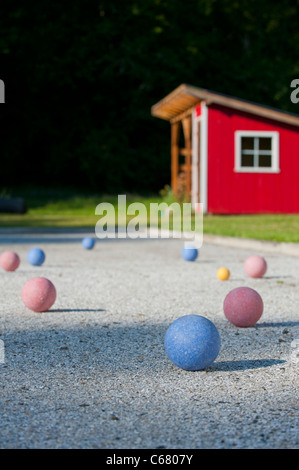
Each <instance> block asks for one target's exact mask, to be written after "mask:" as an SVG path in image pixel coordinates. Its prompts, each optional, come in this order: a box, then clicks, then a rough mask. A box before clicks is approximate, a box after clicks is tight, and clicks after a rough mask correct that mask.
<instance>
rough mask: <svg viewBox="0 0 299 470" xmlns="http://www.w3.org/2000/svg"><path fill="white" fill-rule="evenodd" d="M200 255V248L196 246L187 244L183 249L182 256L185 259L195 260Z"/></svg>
mask: <svg viewBox="0 0 299 470" xmlns="http://www.w3.org/2000/svg"><path fill="white" fill-rule="evenodd" d="M197 256H198V250H197V248H195V247H194V246H185V247H184V248H183V249H182V258H183V259H184V260H185V261H195V260H196V258H197Z"/></svg>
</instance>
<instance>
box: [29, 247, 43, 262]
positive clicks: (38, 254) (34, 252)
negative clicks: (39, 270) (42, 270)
mask: <svg viewBox="0 0 299 470" xmlns="http://www.w3.org/2000/svg"><path fill="white" fill-rule="evenodd" d="M45 259H46V255H45V253H44V251H43V250H42V249H41V248H31V250H29V251H28V253H27V261H28V263H30V264H32V266H41V265H42V264H43V263H44V261H45Z"/></svg>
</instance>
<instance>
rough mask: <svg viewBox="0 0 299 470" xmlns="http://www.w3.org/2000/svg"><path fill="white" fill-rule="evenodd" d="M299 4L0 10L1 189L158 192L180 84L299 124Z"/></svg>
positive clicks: (107, 3) (41, 5)
mask: <svg viewBox="0 0 299 470" xmlns="http://www.w3.org/2000/svg"><path fill="white" fill-rule="evenodd" d="M298 7H299V1H298V0H281V1H280V2H276V1H273V0H271V1H270V0H259V1H258V0H235V1H231V0H217V1H216V0H189V1H188V2H182V1H179V0H172V1H166V0H134V1H133V0H128V1H123V2H122V1H119V0H118V1H115V0H88V1H87V2H82V1H80V0H72V1H70V0H66V1H64V2H53V1H50V0H41V1H40V2H36V1H33V0H27V2H19V3H15V2H2V3H1V5H0V78H2V79H3V80H4V81H5V85H6V104H5V106H2V107H1V114H0V126H1V131H2V135H1V163H2V165H1V167H2V171H1V172H0V184H4V185H5V184H17V183H24V182H26V183H31V184H44V185H50V186H53V184H57V185H63V186H68V185H70V184H72V185H76V186H78V187H82V188H90V189H93V190H96V191H99V192H110V193H113V192H114V193H116V192H121V191H141V190H152V191H158V190H159V189H160V188H161V187H163V186H164V185H165V184H168V183H169V180H170V157H169V124H168V123H166V122H164V121H160V120H158V119H155V118H152V117H151V115H150V108H151V106H152V105H153V104H154V103H155V102H157V101H158V100H159V99H161V98H162V97H164V96H165V95H166V94H167V93H169V92H170V91H172V89H174V88H175V87H177V86H178V85H180V84H181V83H190V84H194V85H195V86H199V87H204V88H209V89H212V90H215V91H219V92H223V93H226V94H230V95H234V96H238V97H240V98H245V99H249V100H252V101H256V102H260V103H264V104H268V105H272V106H275V107H279V108H282V109H285V110H288V111H291V112H295V113H296V112H298V110H297V106H296V105H294V104H292V103H291V101H290V98H289V95H290V88H289V86H290V82H291V80H292V79H293V78H297V77H298V73H299V67H298V43H299V41H298V39H299V30H298V20H299V8H298Z"/></svg>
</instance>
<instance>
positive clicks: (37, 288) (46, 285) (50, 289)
mask: <svg viewBox="0 0 299 470" xmlns="http://www.w3.org/2000/svg"><path fill="white" fill-rule="evenodd" d="M21 297H22V300H23V302H24V304H25V305H26V307H27V308H29V309H30V310H33V311H34V312H45V311H46V310H49V308H51V307H52V305H53V304H54V302H55V300H56V289H55V286H54V285H53V284H52V282H51V281H49V279H46V278H45V277H33V278H31V279H29V280H28V281H27V282H25V284H24V286H23V288H22V292H21Z"/></svg>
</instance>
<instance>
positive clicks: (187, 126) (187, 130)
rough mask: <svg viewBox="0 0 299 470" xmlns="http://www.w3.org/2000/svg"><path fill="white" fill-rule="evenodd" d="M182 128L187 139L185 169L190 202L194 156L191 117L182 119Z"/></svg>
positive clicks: (187, 197) (187, 196) (187, 194)
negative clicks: (192, 159)
mask: <svg viewBox="0 0 299 470" xmlns="http://www.w3.org/2000/svg"><path fill="white" fill-rule="evenodd" d="M182 126H183V132H184V138H185V168H186V199H187V200H188V201H190V197H191V170H192V167H191V156H192V147H191V128H192V122H191V116H187V117H185V118H184V119H182Z"/></svg>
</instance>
